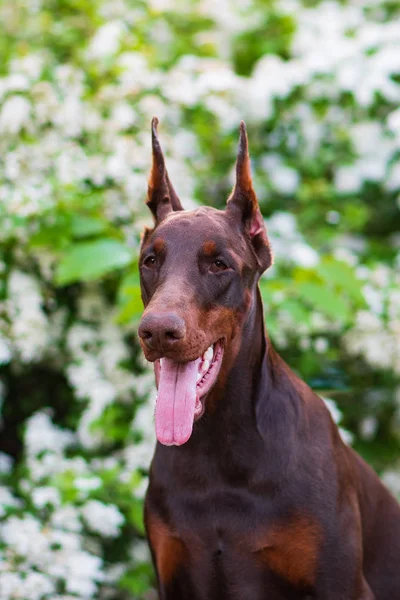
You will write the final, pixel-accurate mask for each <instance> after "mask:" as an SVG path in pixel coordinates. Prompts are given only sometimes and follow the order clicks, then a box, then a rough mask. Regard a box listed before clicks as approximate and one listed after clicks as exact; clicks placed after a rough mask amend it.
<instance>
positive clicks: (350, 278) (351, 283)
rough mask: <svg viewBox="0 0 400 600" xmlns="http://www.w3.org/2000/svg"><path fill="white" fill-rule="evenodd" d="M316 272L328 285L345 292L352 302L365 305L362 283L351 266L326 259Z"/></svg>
mask: <svg viewBox="0 0 400 600" xmlns="http://www.w3.org/2000/svg"><path fill="white" fill-rule="evenodd" d="M316 270H317V273H318V275H319V276H320V277H321V278H322V279H323V280H325V281H326V282H327V284H328V285H330V286H331V287H332V286H335V287H337V288H339V289H342V290H344V291H345V293H346V294H347V295H348V296H349V297H350V298H351V299H352V300H354V301H355V302H357V303H360V304H364V298H363V295H362V291H361V287H362V283H361V282H360V281H359V280H358V279H357V278H356V276H355V273H354V270H353V269H352V268H351V267H350V265H348V264H346V263H344V262H342V261H338V260H335V259H333V258H325V259H324V260H323V261H321V263H320V264H319V265H318V266H317V269H316Z"/></svg>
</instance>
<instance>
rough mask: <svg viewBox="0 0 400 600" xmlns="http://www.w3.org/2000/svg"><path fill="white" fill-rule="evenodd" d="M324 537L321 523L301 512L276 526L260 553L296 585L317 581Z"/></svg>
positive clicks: (279, 572)
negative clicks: (319, 553) (319, 554)
mask: <svg viewBox="0 0 400 600" xmlns="http://www.w3.org/2000/svg"><path fill="white" fill-rule="evenodd" d="M320 540H321V531H320V525H319V524H318V522H317V521H315V520H313V519H312V518H311V517H309V516H306V515H300V514H299V515H297V516H295V517H292V518H291V519H290V520H289V521H287V522H282V523H280V524H278V525H275V526H274V527H273V528H272V529H271V530H270V531H268V533H267V535H266V537H265V546H264V547H263V548H262V549H261V550H259V551H258V552H257V553H258V555H259V557H260V559H261V560H262V562H264V563H266V564H267V565H268V567H269V568H270V569H271V570H272V571H274V572H275V573H276V574H277V575H280V576H281V577H283V578H284V579H286V580H287V581H289V582H290V583H292V584H293V585H301V586H312V585H314V583H315V577H316V571H317V558H318V550H319V544H320Z"/></svg>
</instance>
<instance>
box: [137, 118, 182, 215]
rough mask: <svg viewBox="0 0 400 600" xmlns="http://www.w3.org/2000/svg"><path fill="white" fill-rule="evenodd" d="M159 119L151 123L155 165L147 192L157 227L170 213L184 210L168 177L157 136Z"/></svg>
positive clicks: (154, 119)
mask: <svg viewBox="0 0 400 600" xmlns="http://www.w3.org/2000/svg"><path fill="white" fill-rule="evenodd" d="M157 126H158V119H157V117H153V119H152V121H151V140H152V147H153V164H152V167H151V171H150V177H149V186H148V190H147V197H148V199H147V202H146V204H147V206H148V207H149V208H150V210H151V212H152V213H153V217H154V221H155V224H156V225H157V224H158V223H160V221H162V220H163V219H165V217H166V216H167V214H168V213H170V212H172V211H174V210H183V207H182V205H181V202H180V200H179V198H178V195H177V193H176V192H175V190H174V188H173V187H172V184H171V182H170V180H169V177H168V172H167V169H166V167H165V160H164V154H163V151H162V150H161V146H160V142H159V140H158V134H157Z"/></svg>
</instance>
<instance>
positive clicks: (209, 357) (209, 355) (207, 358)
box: [204, 346, 214, 361]
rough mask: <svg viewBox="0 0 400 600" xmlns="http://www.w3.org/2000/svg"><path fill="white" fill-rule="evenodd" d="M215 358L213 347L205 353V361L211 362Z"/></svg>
mask: <svg viewBox="0 0 400 600" xmlns="http://www.w3.org/2000/svg"><path fill="white" fill-rule="evenodd" d="M213 356H214V352H213V349H212V346H210V347H209V348H208V349H207V350H206V351H205V352H204V359H205V360H208V361H211V360H212V357H213Z"/></svg>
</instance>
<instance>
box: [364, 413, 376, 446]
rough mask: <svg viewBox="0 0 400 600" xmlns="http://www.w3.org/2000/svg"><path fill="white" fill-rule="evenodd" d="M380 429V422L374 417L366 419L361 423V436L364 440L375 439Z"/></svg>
mask: <svg viewBox="0 0 400 600" xmlns="http://www.w3.org/2000/svg"><path fill="white" fill-rule="evenodd" d="M377 429H378V420H377V418H376V417H374V416H372V415H371V416H368V417H364V419H363V420H362V421H361V423H360V435H361V437H362V438H363V439H364V440H371V439H373V438H374V437H375V434H376V431H377Z"/></svg>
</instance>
